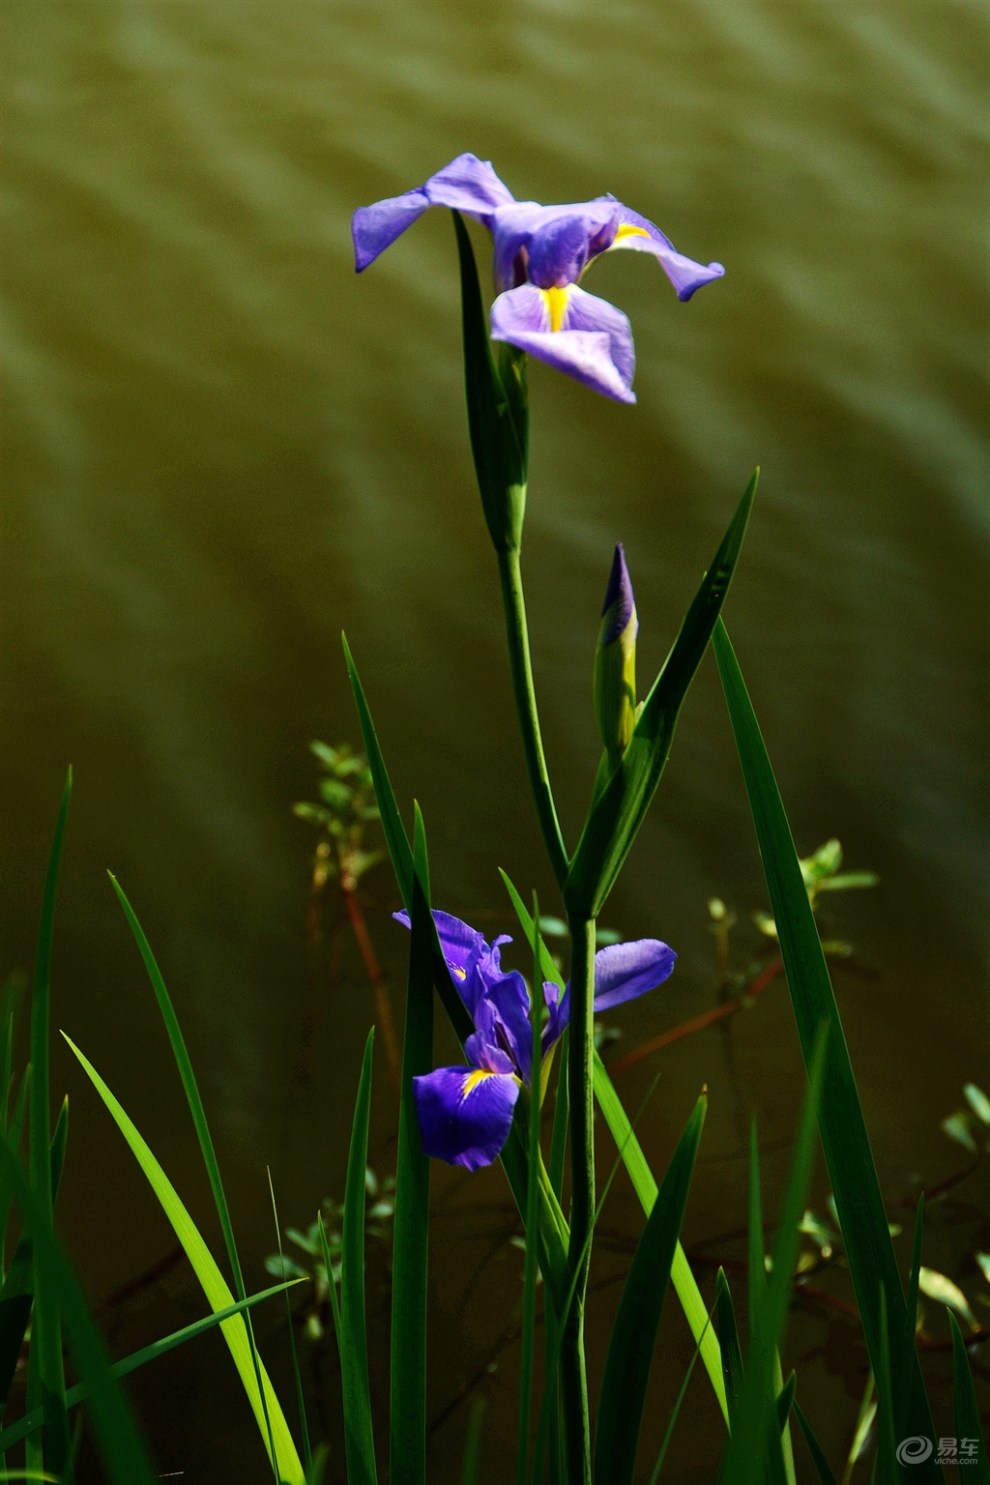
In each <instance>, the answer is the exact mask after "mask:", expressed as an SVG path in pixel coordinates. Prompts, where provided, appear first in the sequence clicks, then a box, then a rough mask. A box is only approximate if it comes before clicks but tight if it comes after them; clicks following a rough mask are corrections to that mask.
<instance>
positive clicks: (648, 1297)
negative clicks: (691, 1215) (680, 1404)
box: [595, 1098, 707, 1485]
mask: <svg viewBox="0 0 990 1485" xmlns="http://www.w3.org/2000/svg"><path fill="white" fill-rule="evenodd" d="M706 1106H707V1100H706V1099H704V1098H701V1099H699V1100H698V1103H697V1105H696V1107H695V1109H694V1112H693V1114H692V1115H691V1118H690V1119H689V1121H688V1123H687V1126H686V1128H685V1130H684V1133H683V1134H682V1135H681V1138H680V1140H679V1141H678V1145H677V1148H676V1150H675V1151H674V1155H673V1158H672V1159H671V1162H670V1165H669V1167H668V1169H667V1173H666V1175H665V1176H664V1179H663V1182H662V1184H661V1186H660V1190H659V1192H658V1194H657V1198H656V1201H655V1202H654V1204H653V1210H652V1211H651V1212H650V1215H649V1217H648V1218H647V1221H646V1227H645V1228H644V1230H643V1234H642V1236H641V1238H640V1240H639V1244H638V1246H637V1248H636V1253H635V1256H634V1258H633V1261H632V1264H631V1266H630V1269H629V1274H628V1276H627V1278H626V1283H625V1287H624V1289H623V1292H622V1299H621V1301H620V1304H619V1311H618V1314H617V1316H616V1319H615V1325H614V1328H613V1331H612V1337H611V1340H610V1342H609V1348H608V1357H607V1360H606V1363H605V1374H604V1377H603V1379H602V1389H601V1396H600V1400H599V1406H598V1426H597V1435H596V1443H595V1485H631V1482H632V1478H633V1470H634V1468H635V1464H636V1446H637V1444H638V1442H639V1431H640V1426H641V1422H642V1416H643V1405H644V1403H645V1401H646V1386H647V1382H648V1380H649V1373H650V1366H651V1364H652V1360H653V1351H654V1347H655V1344H656V1335H657V1329H658V1326H659V1324H660V1313H661V1310H662V1308H663V1302H664V1299H665V1297H666V1293H667V1287H668V1284H669V1281H670V1271H671V1265H672V1264H673V1261H674V1254H675V1252H676V1249H677V1243H678V1237H679V1234H680V1230H681V1222H682V1220H683V1217H684V1208H685V1206H686V1204H687V1197H688V1191H689V1189H690V1185H691V1177H692V1174H693V1172H694V1163H695V1159H696V1157H697V1153H698V1145H699V1142H700V1140H701V1131H702V1127H703V1125H704V1118H705V1109H706Z"/></svg>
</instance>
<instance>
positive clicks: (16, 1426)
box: [0, 1279, 306, 1480]
mask: <svg viewBox="0 0 990 1485" xmlns="http://www.w3.org/2000/svg"><path fill="white" fill-rule="evenodd" d="M305 1282H306V1280H305V1279H286V1281H285V1282H284V1283H283V1284H273V1285H272V1287H271V1288H270V1289H262V1290H259V1292H258V1293H257V1294H249V1295H248V1297H247V1299H239V1300H237V1301H236V1303H235V1304H232V1305H228V1306H227V1308H226V1309H224V1310H217V1311H216V1312H215V1313H213V1314H210V1315H204V1316H203V1318H202V1320H194V1321H193V1322H192V1324H191V1325H184V1326H183V1327H182V1329H181V1330H173V1331H172V1333H171V1335H167V1336H163V1337H162V1338H161V1340H159V1341H152V1343H151V1344H150V1345H149V1346H143V1347H142V1348H141V1350H140V1351H132V1352H131V1354H130V1356H124V1357H122V1358H121V1359H120V1360H119V1361H113V1362H111V1363H110V1371H111V1373H112V1375H113V1376H114V1377H115V1378H117V1380H118V1381H119V1380H120V1378H121V1377H126V1376H129V1375H130V1373H131V1372H136V1371H139V1370H140V1368H141V1367H143V1366H147V1365H148V1363H149V1362H152V1361H157V1360H158V1359H159V1357H161V1356H166V1355H167V1354H168V1353H169V1351H174V1350H176V1348H177V1347H179V1346H184V1345H186V1343H187V1342H188V1341H192V1340H195V1339H196V1337H197V1336H199V1335H202V1334H203V1332H204V1331H207V1330H213V1329H215V1328H216V1326H218V1325H220V1324H222V1323H223V1321H224V1320H229V1319H230V1318H231V1317H232V1316H233V1315H239V1314H240V1313H241V1311H242V1310H246V1309H250V1308H253V1306H254V1305H257V1304H261V1302H262V1300H265V1299H271V1298H272V1297H273V1295H276V1294H284V1293H285V1292H286V1291H287V1290H289V1289H293V1288H295V1286H296V1285H297V1284H305ZM87 1397H88V1393H87V1390H86V1386H85V1384H84V1383H82V1382H79V1383H77V1384H76V1385H75V1386H74V1387H70V1388H69V1389H68V1391H67V1392H66V1394H65V1404H66V1407H67V1408H75V1407H78V1406H79V1404H80V1403H82V1402H85V1401H86V1399H87ZM44 1421H45V1419H44V1414H43V1412H42V1411H41V1409H40V1408H38V1409H37V1410H36V1411H35V1412H33V1413H28V1414H26V1415H25V1417H23V1418H18V1420H17V1422H16V1423H11V1424H9V1425H8V1426H7V1427H6V1428H5V1429H3V1430H2V1431H0V1454H3V1453H4V1452H5V1451H6V1450H7V1449H10V1448H12V1447H13V1446H14V1444H16V1443H19V1442H20V1440H21V1439H23V1438H26V1437H27V1435H28V1434H29V1433H34V1432H35V1431H36V1430H37V1429H39V1428H41V1426H42V1425H43V1423H44ZM2 1478H3V1477H2V1475H0V1480H2Z"/></svg>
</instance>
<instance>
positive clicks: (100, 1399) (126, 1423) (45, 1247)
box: [0, 1136, 156, 1485]
mask: <svg viewBox="0 0 990 1485" xmlns="http://www.w3.org/2000/svg"><path fill="white" fill-rule="evenodd" d="M0 1175H2V1178H3V1179H4V1180H6V1181H9V1182H10V1183H11V1184H12V1186H13V1188H14V1194H15V1198H16V1201H17V1204H18V1205H19V1206H20V1208H21V1210H22V1212H23V1213H24V1220H25V1222H26V1223H27V1225H28V1226H29V1227H30V1229H31V1237H32V1241H33V1244H34V1257H35V1268H36V1273H37V1276H38V1284H39V1286H41V1287H44V1288H45V1289H46V1290H47V1291H48V1293H49V1295H50V1296H51V1299H52V1301H53V1302H54V1303H56V1304H57V1305H58V1308H59V1311H60V1312H61V1313H62V1314H63V1315H64V1316H65V1321H66V1328H67V1330H68V1334H69V1342H70V1346H71V1350H72V1354H73V1356H74V1358H75V1362H76V1365H77V1367H78V1368H79V1372H80V1374H81V1376H82V1377H83V1379H84V1381H85V1385H86V1389H87V1392H88V1395H89V1416H90V1419H91V1421H92V1424H93V1430H94V1432H95V1434H96V1438H97V1442H98V1444H99V1448H100V1452H101V1454H102V1456H103V1460H104V1463H105V1464H106V1467H107V1473H108V1479H109V1480H110V1482H111V1485H156V1475H155V1469H154V1465H153V1464H152V1462H151V1457H150V1455H149V1454H148V1451H147V1448H146V1447H145V1444H144V1441H143V1439H142V1438H141V1434H140V1432H139V1430H138V1426H137V1423H136V1422H135V1420H134V1415H133V1413H132V1412H131V1409H130V1406H129V1405H128V1402H127V1399H126V1398H125V1396H124V1394H123V1392H122V1390H121V1388H120V1386H119V1385H118V1383H117V1382H116V1381H115V1379H114V1377H113V1376H112V1375H111V1372H110V1361H109V1357H108V1356H107V1353H106V1347H105V1346H104V1343H103V1338H102V1336H101V1335H100V1333H99V1331H98V1330H97V1328H96V1326H95V1325H94V1324H93V1321H92V1319H91V1317H90V1314H89V1308H88V1306H87V1304H86V1300H85V1298H84V1296H83V1293H82V1290H81V1289H80V1287H79V1284H78V1281H77V1280H76V1277H75V1275H74V1274H73V1272H72V1269H71V1268H70V1266H69V1262H68V1260H67V1259H66V1257H65V1254H64V1253H63V1252H62V1249H61V1246H60V1244H59V1242H58V1239H57V1238H56V1236H55V1234H54V1231H53V1230H52V1224H51V1220H50V1218H48V1217H47V1216H46V1213H45V1209H44V1206H43V1204H42V1203H41V1202H39V1201H38V1200H37V1199H36V1197H35V1194H34V1192H33V1191H32V1189H31V1187H30V1185H29V1183H28V1180H27V1178H26V1177H25V1175H24V1173H23V1171H22V1170H21V1168H20V1165H19V1163H18V1161H17V1157H16V1155H15V1153H14V1151H13V1150H12V1149H11V1148H10V1146H9V1144H8V1143H7V1140H6V1138H5V1137H3V1136H0ZM59 1401H60V1404H61V1408H62V1410H63V1414H64V1411H65V1391H64V1388H63V1391H62V1393H61V1395H60V1399H59ZM42 1412H43V1417H44V1419H45V1422H46V1423H47V1417H48V1414H47V1410H42Z"/></svg>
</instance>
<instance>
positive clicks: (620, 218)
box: [352, 155, 725, 402]
mask: <svg viewBox="0 0 990 1485" xmlns="http://www.w3.org/2000/svg"><path fill="white" fill-rule="evenodd" d="M430 206H449V207H451V208H452V209H453V210H454V211H460V212H464V213H466V214H467V215H468V216H472V217H476V218H477V219H478V221H480V222H482V223H484V225H485V226H486V227H487V228H488V230H489V231H490V232H491V234H492V237H493V238H494V247H495V255H494V270H495V287H496V290H497V291H498V298H497V299H496V300H495V303H494V304H493V305H492V310H491V333H492V338H493V339H494V340H504V341H506V342H507V343H508V344H509V345H513V346H516V347H517V348H518V349H519V350H521V351H528V352H529V353H530V355H533V356H536V357H537V359H538V360H540V361H546V363H547V364H548V365H549V366H554V367H556V368H557V370H558V371H564V372H566V373H567V375H568V376H573V377H574V378H575V379H576V380H577V381H579V382H583V383H584V385H585V386H586V387H591V388H592V390H593V391H595V392H601V393H603V394H604V396H606V397H614V398H615V399H616V401H618V402H635V401H636V398H635V396H634V394H633V391H632V379H633V369H634V367H635V364H636V355H635V351H634V349H633V340H632V330H631V328H630V325H629V321H628V320H627V318H626V316H625V315H624V314H623V313H622V311H621V310H619V309H616V308H615V305H614V304H609V303H608V301H607V300H605V299H597V298H595V296H594V295H593V294H588V293H586V292H585V290H584V289H580V288H578V280H579V279H580V278H581V275H582V274H583V273H584V270H585V269H586V268H587V267H588V265H589V264H590V263H592V262H593V261H594V259H595V258H598V257H600V256H601V255H602V253H607V252H609V251H611V249H613V248H632V249H633V250H634V251H636V252H641V253H652V255H653V256H654V257H655V258H656V259H657V260H658V261H659V263H660V266H661V268H662V269H663V271H664V273H666V275H667V277H668V278H669V279H670V281H671V283H672V284H673V286H674V288H675V289H676V290H677V297H678V299H690V298H691V295H692V294H693V293H694V292H695V290H696V289H700V288H701V286H702V284H707V283H710V282H711V280H712V279H715V278H721V277H722V274H723V273H724V272H725V269H724V268H723V267H722V265H721V263H709V264H708V267H707V268H705V267H703V266H702V264H700V263H695V262H694V261H693V260H692V259H691V258H685V257H684V256H683V254H681V253H679V252H677V250H676V249H675V247H674V245H673V243H672V242H671V241H670V239H669V238H668V237H665V236H664V234H663V233H662V232H661V231H660V228H659V227H656V226H654V224H653V223H652V222H649V221H647V219H646V217H641V216H640V215H639V213H638V212H635V211H630V209H629V208H628V207H627V206H623V205H622V203H621V202H620V201H616V199H615V197H614V196H598V197H596V198H595V200H594V201H583V202H579V203H577V204H576V205H572V206H539V205H537V203H536V202H535V201H516V200H515V198H514V197H513V195H512V193H511V192H510V191H509V189H508V187H507V186H505V185H504V184H503V183H502V181H500V180H499V178H498V176H497V175H496V174H495V172H494V170H493V169H492V167H491V165H490V163H489V162H488V161H487V160H479V159H478V158H477V156H476V155H458V157H457V159H456V160H451V162H450V164H449V165H445V166H444V168H443V170H438V171H437V173H436V175H431V176H430V178H429V180H428V181H427V182H426V183H425V184H424V185H422V186H418V187H417V188H416V189H415V190H413V191H406V192H405V194H404V195H402V196H393V197H391V198H390V199H389V200H387V201H376V202H375V204H374V206H363V207H361V208H360V209H359V210H358V211H356V212H355V213H354V222H353V229H352V230H353V235H354V261H355V266H356V267H357V271H358V273H360V272H361V271H362V270H363V269H365V268H367V267H368V264H369V263H373V262H374V261H375V259H376V258H377V257H378V255H379V254H380V253H383V252H384V251H385V249H386V248H387V247H389V246H390V244H391V243H393V242H394V241H395V239H396V238H397V237H399V236H400V235H401V234H402V233H403V232H404V231H405V230H406V228H407V227H411V226H412V224H413V222H415V221H416V220H417V218H418V217H421V216H422V215H423V212H424V211H426V209H427V207H430Z"/></svg>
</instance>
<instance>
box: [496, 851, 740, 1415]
mask: <svg viewBox="0 0 990 1485" xmlns="http://www.w3.org/2000/svg"><path fill="white" fill-rule="evenodd" d="M501 875H502V880H503V881H504V883H505V886H506V890H507V891H508V894H509V897H510V899H511V902H512V906H513V907H514V908H515V911H516V916H517V917H518V919H519V922H520V925H521V927H522V929H523V932H524V933H525V934H526V935H527V937H530V936H531V934H532V931H533V922H532V915H531V914H530V912H529V910H528V909H527V907H526V904H525V903H524V902H523V900H522V898H521V897H520V896H519V893H518V892H517V891H516V889H515V887H514V886H513V885H512V882H511V881H510V880H509V878H508V877H507V876H506V874H505V872H504V871H503V872H502V874H501ZM541 944H542V941H541ZM541 963H542V966H543V973H544V975H545V976H546V978H547V979H548V980H551V979H552V980H554V981H555V982H556V983H557V984H558V985H562V980H561V976H560V971H559V970H558V969H557V966H556V965H555V964H554V962H553V958H552V956H551V954H550V953H549V951H548V949H547V948H546V945H545V944H542V947H541ZM592 1075H593V1077H594V1085H595V1097H596V1098H597V1100H598V1106H599V1108H600V1109H601V1111H602V1113H603V1114H604V1116H605V1122H606V1124H607V1125H608V1127H609V1130H610V1131H611V1134H612V1138H613V1140H614V1141H615V1144H616V1148H617V1149H618V1150H620V1151H621V1152H622V1162H623V1164H624V1165H625V1167H626V1171H627V1173H628V1175H629V1179H630V1180H631V1182H632V1185H633V1190H634V1191H635V1192H636V1195H637V1196H638V1197H639V1201H640V1205H641V1206H642V1208H643V1211H644V1212H645V1213H646V1215H647V1217H648V1216H649V1215H650V1213H651V1212H652V1211H653V1204H654V1202H655V1201H656V1199H657V1183H656V1181H655V1180H654V1179H653V1173H652V1171H651V1170H650V1167H649V1165H648V1163H647V1160H646V1156H645V1155H644V1154H643V1151H642V1148H641V1146H640V1144H639V1141H638V1140H637V1138H636V1135H635V1133H634V1131H633V1127H632V1125H631V1123H630V1122H629V1116H628V1115H627V1113H626V1111H625V1109H624V1108H623V1107H622V1102H621V1100H620V1098H619V1095H618V1094H617V1093H616V1091H615V1088H614V1087H613V1085H612V1080H611V1078H610V1077H609V1075H608V1073H607V1071H606V1069H605V1064H604V1062H603V1061H602V1059H601V1056H600V1055H599V1053H598V1052H597V1051H596V1052H595V1056H594V1064H593V1068H592ZM670 1281H671V1283H672V1284H673V1286H674V1290H675V1292H676V1294H677V1298H678V1299H679V1300H680V1303H681V1308H682V1309H683V1311H684V1315H685V1318H686V1319H687V1322H688V1325H689V1326H690V1328H691V1334H692V1335H693V1337H694V1340H695V1344H696V1345H697V1346H699V1347H700V1349H701V1359H702V1362H703V1363H704V1366H705V1370H706V1371H707V1373H708V1377H709V1380H710V1382H711V1384H712V1387H713V1389H714V1391H715V1396H716V1398H717V1399H718V1405H719V1407H720V1408H721V1410H722V1416H723V1418H725V1419H726V1421H728V1417H729V1413H728V1404H727V1403H726V1399H725V1382H724V1381H723V1378H722V1355H721V1351H720V1350H719V1344H718V1337H717V1336H716V1335H715V1332H714V1331H713V1330H712V1327H711V1326H710V1325H709V1323H708V1310H707V1308H706V1306H705V1302H704V1300H703V1299H702V1297H701V1291H700V1289H699V1288H698V1285H697V1282H696V1280H695V1277H694V1274H693V1273H692V1272H691V1266H690V1264H689V1263H688V1261H687V1256H686V1255H685V1252H684V1249H683V1248H682V1247H681V1245H680V1242H678V1244H677V1247H676V1249H675V1251H674V1261H673V1264H672V1266H671V1270H670Z"/></svg>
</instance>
